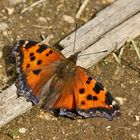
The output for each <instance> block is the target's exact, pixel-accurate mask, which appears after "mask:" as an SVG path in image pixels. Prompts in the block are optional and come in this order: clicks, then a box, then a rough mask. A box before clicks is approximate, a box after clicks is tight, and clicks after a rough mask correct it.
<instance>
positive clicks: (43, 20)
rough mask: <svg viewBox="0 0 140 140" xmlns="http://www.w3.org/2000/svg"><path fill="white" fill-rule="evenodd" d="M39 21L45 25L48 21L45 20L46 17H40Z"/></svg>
mask: <svg viewBox="0 0 140 140" xmlns="http://www.w3.org/2000/svg"><path fill="white" fill-rule="evenodd" d="M38 20H39V21H40V22H42V23H45V22H47V20H46V19H45V18H44V17H39V18H38Z"/></svg>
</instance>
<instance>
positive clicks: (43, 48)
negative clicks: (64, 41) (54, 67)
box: [36, 45, 48, 53]
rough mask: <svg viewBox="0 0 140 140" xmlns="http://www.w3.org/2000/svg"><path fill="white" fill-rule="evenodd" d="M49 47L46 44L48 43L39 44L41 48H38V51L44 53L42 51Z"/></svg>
mask: <svg viewBox="0 0 140 140" xmlns="http://www.w3.org/2000/svg"><path fill="white" fill-rule="evenodd" d="M47 48H48V46H46V45H39V49H37V50H36V52H38V53H42V52H43V51H45V50H46V49H47Z"/></svg>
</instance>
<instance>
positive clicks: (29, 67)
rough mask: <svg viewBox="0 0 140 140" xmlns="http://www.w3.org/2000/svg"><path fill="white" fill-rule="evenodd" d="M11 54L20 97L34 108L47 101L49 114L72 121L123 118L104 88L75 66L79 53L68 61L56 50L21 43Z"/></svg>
mask: <svg viewBox="0 0 140 140" xmlns="http://www.w3.org/2000/svg"><path fill="white" fill-rule="evenodd" d="M12 54H13V55H14V56H15V58H16V68H17V72H18V74H19V76H18V81H17V94H18V95H19V96H24V97H26V98H27V100H28V101H31V102H32V103H33V104H37V103H38V102H39V100H40V99H42V98H44V97H45V98H46V104H45V109H46V110H47V111H51V112H54V113H55V114H58V115H60V116H68V117H72V118H74V117H76V116H82V117H84V118H88V117H95V116H100V117H105V118H107V119H109V120H112V119H113V118H114V117H115V116H118V115H119V114H120V111H119V107H118V106H117V105H116V102H115V100H114V99H113V97H112V96H111V94H110V93H109V92H108V91H106V90H105V89H104V87H103V85H102V84H101V83H99V82H96V81H95V80H94V79H93V76H92V75H91V74H90V73H89V72H88V71H87V70H86V69H84V68H82V67H80V66H76V60H77V56H78V54H79V52H77V53H75V54H74V55H71V56H70V57H69V58H65V57H64V56H63V54H62V53H61V52H60V51H58V50H57V49H55V48H53V47H49V46H48V45H45V44H41V43H37V42H35V41H24V40H20V41H19V42H17V43H16V44H15V46H14V49H13V51H12Z"/></svg>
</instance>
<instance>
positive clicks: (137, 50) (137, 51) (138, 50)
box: [130, 39, 140, 59]
mask: <svg viewBox="0 0 140 140" xmlns="http://www.w3.org/2000/svg"><path fill="white" fill-rule="evenodd" d="M130 42H131V43H132V45H131V46H133V47H134V49H135V51H136V53H137V55H138V58H139V59H140V49H139V48H138V45H137V44H136V42H135V41H134V40H133V39H130Z"/></svg>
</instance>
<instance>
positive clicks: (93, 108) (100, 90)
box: [74, 67, 120, 120]
mask: <svg viewBox="0 0 140 140" xmlns="http://www.w3.org/2000/svg"><path fill="white" fill-rule="evenodd" d="M75 75H76V76H75V77H76V86H75V91H74V93H75V97H76V98H78V102H77V108H76V110H77V112H78V114H79V115H81V116H83V117H85V118H88V117H95V116H100V117H105V118H107V119H109V120H112V119H113V117H115V116H118V115H119V114H120V113H119V107H118V106H117V104H116V102H115V100H114V99H113V97H112V96H111V94H110V93H109V92H108V91H106V90H105V89H104V87H103V85H102V84H101V83H100V82H97V81H95V80H94V79H93V76H92V75H91V74H90V73H89V72H88V71H87V70H86V69H84V68H81V67H77V69H76V74H75Z"/></svg>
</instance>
